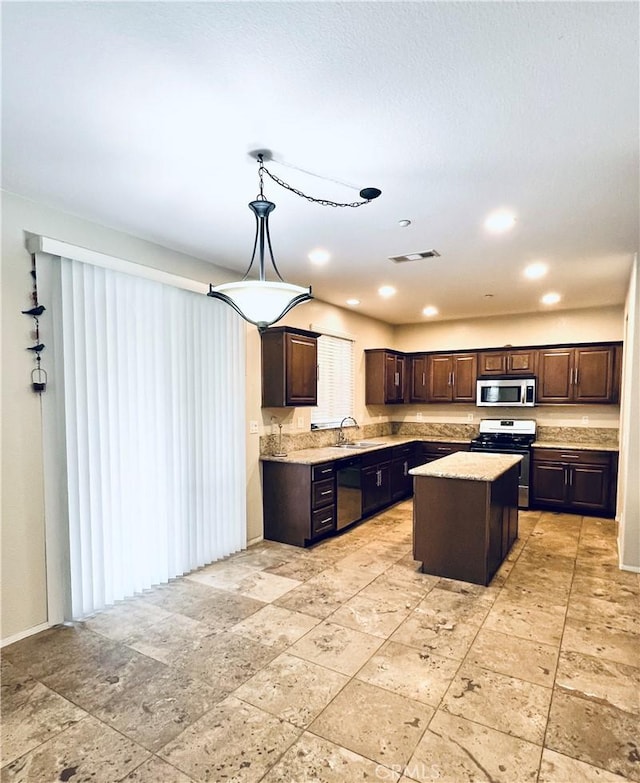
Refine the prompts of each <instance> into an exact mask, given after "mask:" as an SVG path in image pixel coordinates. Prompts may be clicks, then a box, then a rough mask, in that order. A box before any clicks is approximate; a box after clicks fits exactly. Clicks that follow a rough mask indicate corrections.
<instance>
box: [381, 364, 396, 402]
mask: <svg viewBox="0 0 640 783" xmlns="http://www.w3.org/2000/svg"><path fill="white" fill-rule="evenodd" d="M398 383H399V379H398V378H397V370H396V357H395V356H394V355H393V354H390V353H386V354H385V355H384V401H385V402H395V401H396V399H397V397H398Z"/></svg>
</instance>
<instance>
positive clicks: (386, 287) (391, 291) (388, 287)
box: [378, 285, 396, 298]
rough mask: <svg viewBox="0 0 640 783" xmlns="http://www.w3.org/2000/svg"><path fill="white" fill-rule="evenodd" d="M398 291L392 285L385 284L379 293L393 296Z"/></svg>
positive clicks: (379, 289)
mask: <svg viewBox="0 0 640 783" xmlns="http://www.w3.org/2000/svg"><path fill="white" fill-rule="evenodd" d="M395 292H396V289H395V288H394V287H393V286H392V285H383V286H382V287H381V288H378V293H379V294H380V296H384V297H385V298H386V297H388V296H393V295H394V294H395Z"/></svg>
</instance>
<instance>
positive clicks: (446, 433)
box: [260, 421, 618, 455]
mask: <svg viewBox="0 0 640 783" xmlns="http://www.w3.org/2000/svg"><path fill="white" fill-rule="evenodd" d="M346 434H347V435H348V437H349V439H350V440H366V439H367V438H383V437H385V436H386V435H401V436H404V437H415V438H426V439H429V440H441V439H442V440H471V439H472V438H475V437H476V435H477V434H478V425H477V424H449V423H447V422H412V421H402V422H382V423H379V424H365V425H363V426H361V427H359V428H358V430H357V431H356V434H355V435H354V432H353V430H352V429H351V428H348V429H347V430H346ZM337 435H338V430H337V428H335V429H328V430H312V431H311V432H295V433H283V434H282V449H283V450H284V451H285V452H287V453H290V452H292V451H300V450H302V449H317V448H326V447H327V446H334V445H335V443H336V438H337ZM536 440H538V441H545V442H552V443H566V444H579V443H590V444H592V445H593V444H601V445H603V446H605V445H606V446H617V445H618V429H617V427H546V426H538V430H537V434H536ZM277 448H278V436H277V435H262V436H261V437H260V454H261V455H270V454H273V453H274V452H275V451H276V450H277Z"/></svg>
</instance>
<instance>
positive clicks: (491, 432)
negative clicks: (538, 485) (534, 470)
mask: <svg viewBox="0 0 640 783" xmlns="http://www.w3.org/2000/svg"><path fill="white" fill-rule="evenodd" d="M535 439H536V422H535V419H481V420H480V434H479V435H478V437H477V438H474V439H473V440H472V441H471V451H495V452H498V453H499V454H521V455H522V457H523V459H522V462H521V463H520V481H519V486H518V506H519V508H529V484H530V481H529V476H530V472H531V444H532V443H533V441H534V440H535Z"/></svg>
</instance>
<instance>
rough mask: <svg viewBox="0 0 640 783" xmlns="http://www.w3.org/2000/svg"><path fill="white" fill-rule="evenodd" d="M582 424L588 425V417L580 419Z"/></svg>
mask: <svg viewBox="0 0 640 783" xmlns="http://www.w3.org/2000/svg"><path fill="white" fill-rule="evenodd" d="M582 423H583V424H588V423H589V417H588V416H583V417H582Z"/></svg>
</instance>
